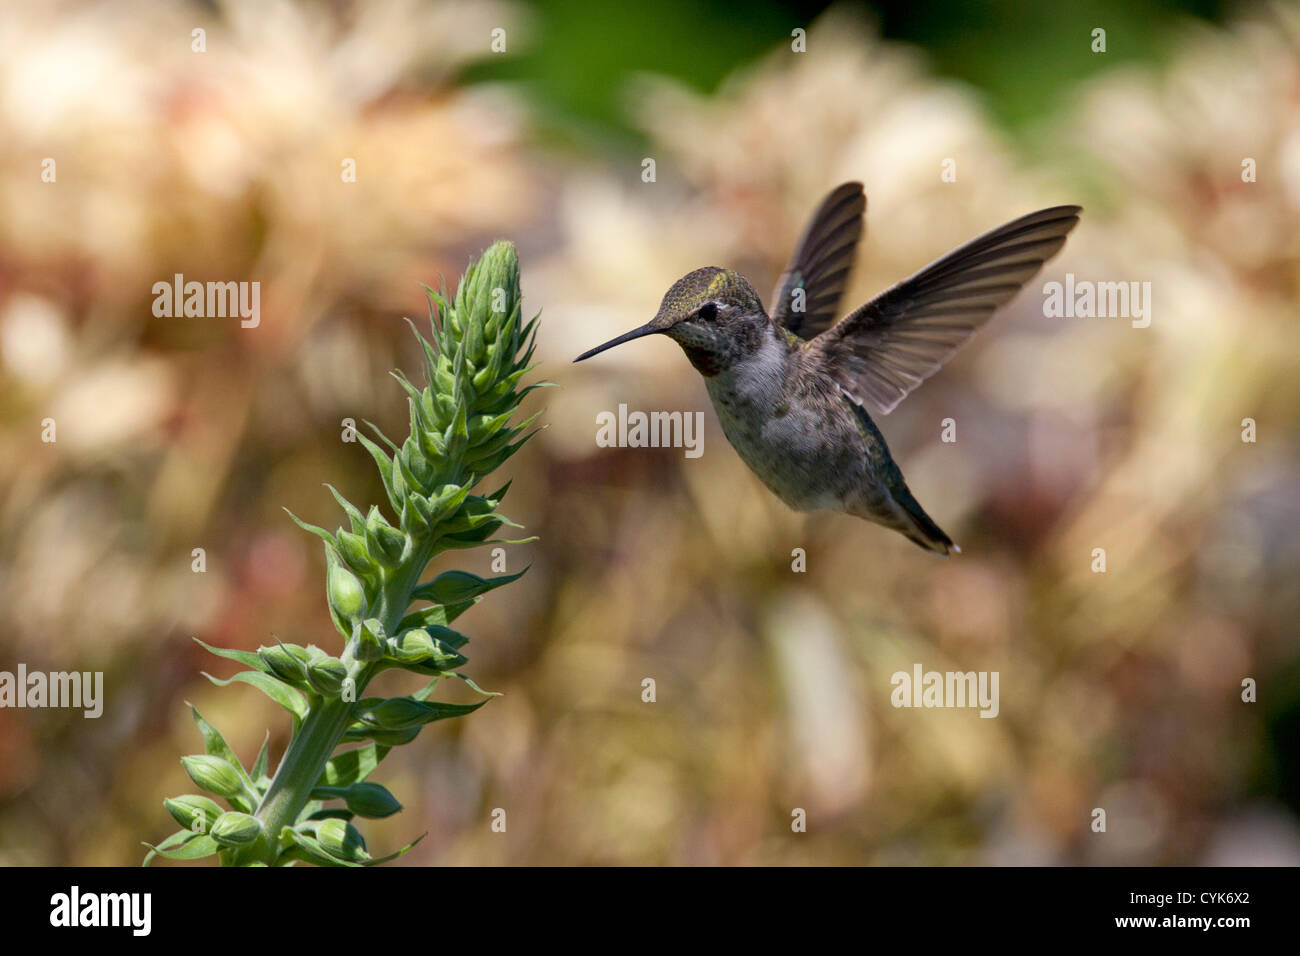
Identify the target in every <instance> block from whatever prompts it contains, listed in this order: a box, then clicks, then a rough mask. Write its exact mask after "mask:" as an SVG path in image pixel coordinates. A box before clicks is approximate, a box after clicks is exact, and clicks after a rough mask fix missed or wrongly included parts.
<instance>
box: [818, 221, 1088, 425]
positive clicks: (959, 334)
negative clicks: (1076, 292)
mask: <svg viewBox="0 0 1300 956" xmlns="http://www.w3.org/2000/svg"><path fill="white" fill-rule="evenodd" d="M1081 211H1082V209H1081V207H1079V206H1053V207H1051V208H1050V209H1040V210H1039V211H1038V212H1034V213H1030V214H1029V215H1027V216H1022V217H1021V218H1019V219H1015V220H1012V221H1011V222H1009V223H1007V224H1006V225H1003V226H999V227H998V228H996V229H994V230H992V231H991V232H986V233H985V234H984V235H982V236H980V237H978V238H976V239H972V240H971V241H970V242H968V243H966V244H965V245H962V246H958V247H957V248H956V249H954V250H953V251H952V252H950V253H948V254H947V255H946V256H944V257H943V258H942V259H939V260H937V261H935V262H933V263H931V264H930V265H928V266H926V267H925V268H924V269H922V270H921V271H920V272H918V273H916V274H915V275H913V276H912V277H911V278H908V279H904V280H903V281H902V282H900V283H898V284H897V285H896V286H894V287H893V288H891V289H887V290H885V291H884V292H882V293H881V294H880V295H878V296H876V297H875V298H874V299H872V300H871V301H870V302H868V303H867V304H866V305H864V306H862V307H860V308H858V309H856V310H855V311H853V312H851V313H850V314H849V315H847V316H845V317H844V319H843V321H841V322H840V323H839V324H837V325H835V326H833V327H832V328H830V329H827V330H826V331H825V332H823V333H822V334H821V335H819V336H818V337H817V338H816V339H815V340H814V341H813V342H812V344H811V345H810V346H809V347H810V348H814V349H817V350H819V351H820V352H821V357H822V359H823V361H824V362H825V368H826V369H827V371H828V372H830V374H831V376H832V377H833V378H834V379H835V380H836V381H837V382H839V384H840V386H841V387H842V388H843V389H844V390H845V391H846V392H848V393H849V394H850V395H851V396H853V398H855V399H856V400H858V401H859V402H861V401H865V400H866V399H870V400H871V401H872V402H873V403H874V404H875V405H877V406H879V408H880V410H881V411H882V412H884V413H885V414H889V412H891V411H893V410H894V407H895V406H896V405H898V403H899V402H901V401H902V400H903V398H904V397H906V395H907V393H908V392H910V391H911V390H912V389H914V388H916V386H918V385H920V384H921V383H922V382H923V381H925V380H926V379H927V378H929V377H930V376H931V375H933V374H934V373H935V372H936V371H938V369H939V367H940V366H941V365H943V363H944V362H946V361H947V360H948V359H949V358H950V357H951V356H952V354H953V353H954V352H956V351H957V349H959V348H960V347H961V346H962V345H963V344H964V343H965V342H966V340H967V339H968V338H970V336H971V334H972V333H973V332H974V331H975V330H976V329H977V328H979V327H980V326H981V325H983V324H984V322H985V321H986V320H987V319H988V318H989V316H991V315H992V314H993V313H994V311H996V310H997V308H998V307H999V306H1001V305H1003V304H1005V303H1006V302H1007V301H1009V300H1010V299H1011V298H1012V297H1013V296H1014V295H1015V294H1016V293H1017V292H1019V291H1020V288H1021V287H1022V286H1023V285H1024V284H1025V283H1026V282H1028V281H1029V279H1031V278H1032V277H1033V276H1034V274H1035V273H1036V272H1038V270H1039V269H1040V268H1042V266H1043V263H1044V262H1046V261H1047V260H1048V259H1050V258H1051V257H1052V256H1054V255H1056V253H1057V252H1059V251H1060V249H1061V247H1062V246H1063V245H1065V237H1066V236H1067V235H1068V234H1069V232H1070V230H1071V229H1073V228H1074V227H1075V225H1077V224H1078V222H1079V213H1080V212H1081Z"/></svg>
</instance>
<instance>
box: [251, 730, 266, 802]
mask: <svg viewBox="0 0 1300 956" xmlns="http://www.w3.org/2000/svg"><path fill="white" fill-rule="evenodd" d="M270 746H271V732H270V731H269V730H268V731H267V732H266V738H265V739H264V740H263V741H262V749H261V750H259V751H258V752H257V759H256V760H254V761H253V769H252V770H251V771H249V774H248V775H249V776H250V777H252V778H253V782H254V783H255V784H256V783H259V782H260V781H261V780H262V778H264V777H266V776H267V762H268V760H269V759H270V750H269V748H270ZM259 789H260V788H259Z"/></svg>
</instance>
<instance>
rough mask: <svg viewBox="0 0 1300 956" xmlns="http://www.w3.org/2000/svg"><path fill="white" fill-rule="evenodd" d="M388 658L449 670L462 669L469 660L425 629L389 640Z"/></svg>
mask: <svg viewBox="0 0 1300 956" xmlns="http://www.w3.org/2000/svg"><path fill="white" fill-rule="evenodd" d="M386 656H387V657H389V658H390V659H392V660H395V661H400V662H402V663H415V662H423V663H427V664H428V666H430V667H437V668H439V669H440V670H449V669H450V668H453V667H460V666H461V665H462V664H464V663H465V662H466V661H467V660H468V658H467V657H464V656H463V655H461V654H457V653H456V652H455V651H454V650H453V649H452V648H450V647H448V646H447V645H445V644H443V643H442V642H441V641H439V640H438V639H437V638H435V637H433V636H432V635H431V634H430V633H429V632H428V631H427V630H425V629H424V628H411V629H410V630H406V631H403V632H402V633H401V634H399V635H397V637H393V638H389V640H388V642H387V645H386Z"/></svg>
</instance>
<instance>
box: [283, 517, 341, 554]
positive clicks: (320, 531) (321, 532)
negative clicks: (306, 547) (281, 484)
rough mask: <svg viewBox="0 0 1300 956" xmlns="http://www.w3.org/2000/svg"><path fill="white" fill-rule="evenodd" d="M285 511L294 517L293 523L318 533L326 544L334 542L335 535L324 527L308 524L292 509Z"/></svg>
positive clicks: (317, 535) (305, 529) (304, 529)
mask: <svg viewBox="0 0 1300 956" xmlns="http://www.w3.org/2000/svg"><path fill="white" fill-rule="evenodd" d="M284 513H285V514H287V515H288V516H289V517H290V518H292V519H293V523H294V524H296V525H297V526H298V527H299V528H302V530H303V531H310V532H311V533H312V534H314V535H316V537H318V538H320V539H321V540H322V541H324V542H325V543H326V544H329V545H333V544H334V535H332V534H330V533H329V532H328V531H326V530H325V529H324V528H318V527H317V526H316V525H314V524H308V523H307V522H305V521H303V520H302V519H301V518H299V517H298V516H297V515H296V514H294V513H293V512H292V511H290V510H289V509H288V508H285V509H284Z"/></svg>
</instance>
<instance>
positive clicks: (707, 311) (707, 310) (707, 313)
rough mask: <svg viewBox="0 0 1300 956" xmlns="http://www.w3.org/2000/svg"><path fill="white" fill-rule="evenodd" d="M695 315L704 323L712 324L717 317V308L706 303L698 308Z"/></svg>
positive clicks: (713, 304)
mask: <svg viewBox="0 0 1300 956" xmlns="http://www.w3.org/2000/svg"><path fill="white" fill-rule="evenodd" d="M695 314H696V315H697V316H699V317H700V318H701V319H703V320H704V321H705V322H712V321H713V320H714V319H716V318H717V317H718V307H717V305H716V304H715V303H713V302H706V303H704V305H702V306H700V311H698V312H696V313H695Z"/></svg>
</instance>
